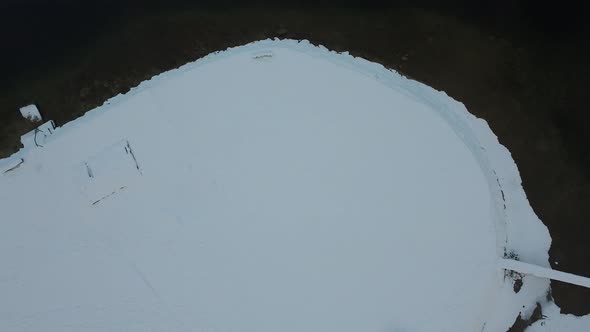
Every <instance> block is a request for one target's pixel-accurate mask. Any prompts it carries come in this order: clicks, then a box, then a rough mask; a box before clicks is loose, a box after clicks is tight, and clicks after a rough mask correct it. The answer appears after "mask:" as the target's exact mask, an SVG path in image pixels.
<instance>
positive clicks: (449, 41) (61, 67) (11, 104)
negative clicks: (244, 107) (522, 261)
mask: <svg viewBox="0 0 590 332" xmlns="http://www.w3.org/2000/svg"><path fill="white" fill-rule="evenodd" d="M103 14H104V15H106V14H105V13H101V15H103ZM84 15H86V16H84ZM84 15H82V17H75V18H72V17H68V16H67V15H66V16H64V17H55V18H52V19H49V20H47V19H46V20H44V21H43V24H45V26H44V25H43V24H37V25H35V23H34V22H30V24H28V26H25V27H20V28H19V29H22V31H20V32H17V35H16V36H15V35H13V34H12V32H9V36H8V37H7V38H8V39H3V40H4V43H5V45H6V43H8V45H10V46H11V48H10V50H8V51H7V50H5V51H3V52H5V53H6V52H7V53H9V54H10V55H11V56H10V57H8V58H7V59H8V60H5V61H3V64H2V65H3V66H2V70H3V72H2V73H3V74H2V77H3V78H2V80H1V82H0V88H1V90H0V155H2V156H6V155H8V154H10V153H11V152H13V151H15V150H16V149H17V148H18V147H19V143H18V140H19V136H20V135H21V134H23V133H25V132H26V131H28V130H30V129H31V127H30V125H29V124H28V123H27V122H26V121H24V120H23V119H22V118H20V115H19V114H18V107H19V106H23V105H25V104H27V103H31V102H35V103H36V104H37V105H38V106H39V108H40V109H41V111H42V113H43V114H44V116H45V117H46V118H47V119H53V120H55V121H56V123H57V124H58V125H62V124H64V123H65V122H67V121H70V120H72V119H75V118H76V117H79V116H80V115H82V114H84V112H86V111H88V110H90V109H92V108H94V107H96V106H98V105H100V104H102V103H103V102H104V101H105V100H107V99H108V98H109V97H112V96H114V95H116V94H119V93H124V92H126V91H128V90H129V88H130V87H133V86H136V85H137V84H138V83H139V82H141V81H143V80H145V79H148V78H150V77H152V76H153V75H156V74H158V73H161V72H163V71H166V70H169V69H172V68H175V67H178V66H180V65H182V64H185V63H186V62H189V61H193V60H195V59H198V58H200V57H202V56H204V55H206V54H208V53H210V52H213V51H218V50H223V49H225V48H227V47H230V46H237V45H241V44H244V43H248V42H251V41H255V40H260V39H265V38H270V37H281V38H292V39H308V40H310V41H311V42H313V43H315V44H322V45H325V46H326V47H328V48H329V49H334V50H339V51H345V50H346V51H350V52H351V53H352V54H353V55H357V56H362V57H364V58H367V59H370V60H372V61H376V62H379V63H382V64H383V65H385V66H387V67H390V68H394V69H396V70H398V71H399V72H401V73H403V74H404V75H407V76H409V77H411V78H414V79H416V80H418V81H421V82H424V83H426V84H428V85H430V86H432V87H434V88H436V89H439V90H444V91H446V92H447V93H448V94H449V95H450V96H452V97H453V98H455V99H457V100H459V101H461V102H463V103H464V104H465V105H466V106H467V108H468V109H469V111H470V112H472V113H473V114H475V115H476V116H478V117H481V118H483V119H485V120H487V121H488V123H489V124H490V127H491V128H492V130H493V131H494V132H495V133H496V135H497V136H498V137H499V140H500V142H501V143H502V144H504V145H505V146H506V147H507V148H508V149H509V150H510V151H511V153H512V155H513V157H514V159H515V160H516V163H517V165H518V167H519V169H520V172H521V175H522V179H523V182H524V188H525V191H526V193H527V195H528V197H529V200H530V202H531V205H532V206H533V208H534V210H535V212H536V213H537V215H538V216H539V217H540V219H541V220H542V221H543V222H544V223H545V224H546V225H547V226H548V228H549V230H550V232H551V236H552V238H553V244H552V247H551V251H550V256H551V264H552V265H553V267H554V268H557V269H560V270H564V271H568V272H572V273H576V274H581V275H586V276H590V240H589V239H590V209H589V208H588V205H589V204H590V171H589V168H588V166H589V165H590V149H588V146H587V145H588V143H590V131H589V127H590V126H589V124H590V120H589V119H590V116H589V115H588V105H587V98H586V95H587V93H586V90H587V87H588V86H590V76H589V75H590V68H589V66H588V59H590V57H589V56H590V47H589V44H590V42H589V39H588V38H587V34H586V32H585V31H583V32H580V31H578V30H576V29H577V27H576V28H574V29H572V30H571V31H570V30H567V31H565V32H560V33H556V34H553V33H552V31H547V30H544V29H536V28H535V27H534V25H533V26H532V27H531V26H528V25H529V24H532V23H531V22H525V23H522V26H521V25H519V23H514V22H517V21H518V20H513V21H510V22H508V23H506V24H504V23H505V22H503V21H502V20H500V21H498V20H495V21H494V20H492V21H487V22H483V23H482V21H480V20H478V18H477V17H475V18H474V17H473V16H470V15H466V14H465V13H461V12H456V11H455V12H452V11H451V12H449V11H448V10H438V9H437V10H434V9H407V8H406V9H402V8H396V9H380V10H375V9H363V10H358V9H338V10H335V9H318V8H315V9H281V10H270V9H239V10H238V9H232V10H220V9H217V10H214V9H208V10H204V9H190V8H184V9H175V10H163V9H161V8H158V9H157V10H155V9H152V10H141V11H140V10H137V8H133V7H129V8H126V11H125V12H124V13H123V14H121V15H114V16H113V15H111V16H108V15H107V16H105V17H104V20H101V19H100V17H96V15H92V13H85V14H84ZM86 18H92V19H93V20H94V22H99V23H93V24H94V26H93V28H92V29H88V27H87V26H86V25H85V24H84V22H85V19H86ZM60 20H62V21H60ZM63 20H66V23H64V22H63ZM68 20H70V21H68ZM69 22H73V23H72V24H70V23H69ZM47 24H49V26H48V25H47ZM52 24H55V25H58V26H59V25H60V24H61V25H63V26H64V27H65V28H64V29H66V30H67V29H77V27H78V26H79V27H80V29H81V30H80V31H79V32H78V33H77V34H74V35H73V37H72V35H70V34H68V33H64V31H66V30H60V29H57V30H56V29H53V30H52V29H44V28H45V27H50V26H51V25H52ZM515 24H516V25H515ZM31 25H32V26H31ZM6 29H7V28H6V27H4V32H6ZM56 31H57V32H56ZM68 31H69V30H68ZM18 33H21V35H19V34H18ZM23 36H24V37H23ZM585 37H586V38H585ZM64 38H65V40H64ZM67 38H70V39H67ZM6 40H8V42H7V41H6ZM29 42H31V43H35V44H33V45H28V43H29ZM56 45H57V46H56ZM25 50H35V51H37V52H39V53H38V54H39V55H36V56H31V55H27V53H26V52H25ZM11 61H12V62H11ZM552 288H553V296H554V298H555V301H556V302H557V304H558V305H559V306H560V307H561V308H562V311H563V312H566V313H574V314H578V315H581V314H587V313H590V290H589V289H583V288H580V287H574V286H568V285H565V284H561V283H558V282H553V283H552Z"/></svg>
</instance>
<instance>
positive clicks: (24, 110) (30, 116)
mask: <svg viewBox="0 0 590 332" xmlns="http://www.w3.org/2000/svg"><path fill="white" fill-rule="evenodd" d="M20 114H21V115H22V116H23V118H25V119H27V120H29V121H32V122H37V121H41V120H42V118H41V113H39V110H38V109H37V106H35V105H27V106H25V107H21V108H20Z"/></svg>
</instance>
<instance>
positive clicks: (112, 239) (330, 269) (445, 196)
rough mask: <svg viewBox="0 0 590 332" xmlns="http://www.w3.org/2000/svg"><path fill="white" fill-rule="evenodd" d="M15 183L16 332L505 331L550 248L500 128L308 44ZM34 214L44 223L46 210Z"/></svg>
mask: <svg viewBox="0 0 590 332" xmlns="http://www.w3.org/2000/svg"><path fill="white" fill-rule="evenodd" d="M44 143H45V144H43V147H42V148H38V147H30V146H28V147H27V146H26V147H25V148H24V149H22V150H21V151H19V152H18V153H16V154H15V155H13V156H12V157H11V159H10V160H12V161H14V160H20V159H23V160H24V163H22V165H20V166H19V167H18V168H16V169H13V170H12V171H10V172H7V173H4V174H3V176H1V177H0V202H2V203H0V204H2V206H0V211H2V213H3V219H4V221H3V222H2V223H1V224H0V262H2V264H3V269H2V270H1V271H0V294H2V299H1V300H0V330H9V331H36V330H44V331H90V330H109V331H145V330H148V329H152V330H158V331H160V330H161V331H279V330H280V331H286V332H288V331H303V330H305V331H341V332H344V331H503V330H506V329H507V328H508V327H509V326H510V325H511V324H512V322H514V319H515V317H516V316H517V315H518V314H519V312H521V311H523V312H525V314H526V312H528V311H532V310H533V308H534V307H535V302H536V301H537V300H538V299H540V298H544V297H545V294H546V291H547V289H548V285H549V284H548V281H547V280H545V279H541V278H536V277H534V276H525V277H524V285H523V287H522V289H521V291H520V292H518V293H517V294H515V293H514V291H513V290H512V288H513V287H512V280H511V279H510V278H507V277H506V276H505V275H504V274H503V273H501V272H499V271H500V270H499V269H498V268H497V260H498V258H499V257H502V256H503V255H505V254H508V255H512V256H515V255H517V256H518V257H519V258H520V259H521V260H523V261H525V262H529V263H533V264H537V265H542V266H548V263H547V250H548V248H549V245H550V238H549V235H548V232H547V229H546V228H545V227H544V225H543V224H542V223H541V222H540V221H539V220H538V219H537V218H536V216H535V214H534V213H533V211H532V210H531V208H530V206H529V204H528V202H527V200H526V197H525V195H524V192H523V190H522V186H521V183H520V177H519V175H518V171H517V169H516V165H515V164H514V162H513V160H512V159H511V157H510V154H509V153H508V151H507V150H506V149H505V148H504V147H502V146H501V145H500V144H499V143H498V141H497V139H496V137H495V136H494V135H493V133H492V132H491V131H490V129H489V128H488V126H487V124H486V123H485V121H483V120H480V119H476V118H475V117H473V116H472V115H471V114H469V113H468V112H467V111H466V109H465V108H464V106H463V105H462V104H460V103H458V102H456V101H454V100H452V99H451V98H449V97H448V96H446V95H445V94H444V93H442V92H438V91H435V90H433V89H431V88H429V87H427V86H425V85H423V84H420V83H418V82H415V81H412V80H409V79H406V78H404V77H402V76H400V75H399V74H397V73H395V72H393V71H390V70H387V69H385V68H383V67H382V66H381V65H378V64H375V63H371V62H368V61H366V60H363V59H359V58H354V57H352V56H350V55H348V54H337V53H334V52H330V51H328V50H326V49H325V48H323V47H315V46H313V45H311V44H309V43H308V42H306V41H304V42H297V41H278V40H274V41H271V40H267V41H261V42H256V43H252V44H249V45H245V46H242V47H238V48H233V49H229V50H227V51H225V52H221V53H216V54H212V55H209V56H207V57H205V58H203V59H200V60H198V61H196V62H194V63H190V64H187V65H185V66H183V67H181V68H179V69H177V70H174V71H170V72H167V73H164V74H161V75H159V76H157V77H154V78H153V79H151V80H150V81H147V82H144V83H142V84H141V85H140V86H139V87H137V88H135V89H132V91H131V92H129V93H128V94H126V95H120V96H117V97H115V98H113V99H111V100H109V101H107V102H106V103H105V104H104V105H103V106H101V107H99V108H97V109H95V110H92V111H90V112H88V113H87V114H86V115H85V116H84V117H82V118H80V119H78V120H76V121H72V122H70V123H68V124H66V125H64V126H63V127H61V128H57V129H55V131H53V135H51V136H48V137H45V139H44ZM28 202H35V205H36V208H34V209H31V208H29V203H28Z"/></svg>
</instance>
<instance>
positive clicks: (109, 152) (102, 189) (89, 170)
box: [75, 140, 142, 205]
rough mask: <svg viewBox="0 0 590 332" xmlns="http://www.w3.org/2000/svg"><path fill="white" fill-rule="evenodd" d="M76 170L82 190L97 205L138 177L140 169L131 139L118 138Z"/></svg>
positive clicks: (135, 180)
mask: <svg viewBox="0 0 590 332" xmlns="http://www.w3.org/2000/svg"><path fill="white" fill-rule="evenodd" d="M75 174H78V175H77V177H78V179H77V181H78V182H79V185H80V188H81V190H82V194H83V195H84V196H86V197H87V198H88V201H89V203H91V204H92V205H96V204H97V203H99V202H101V201H103V200H105V199H107V198H109V199H112V198H114V197H116V194H118V193H120V192H121V191H122V190H124V189H126V188H128V187H129V186H130V185H132V184H133V183H134V182H137V181H139V180H140V179H141V176H142V171H141V167H140V164H139V162H138V161H137V157H136V155H135V152H134V151H133V149H132V147H131V143H130V142H129V141H128V140H121V141H118V142H116V143H115V144H112V145H110V146H107V147H106V148H103V149H102V150H99V151H98V152H97V153H95V154H93V155H90V156H89V157H88V158H87V159H86V160H84V161H83V162H82V163H81V164H79V166H78V171H76V172H75Z"/></svg>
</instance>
